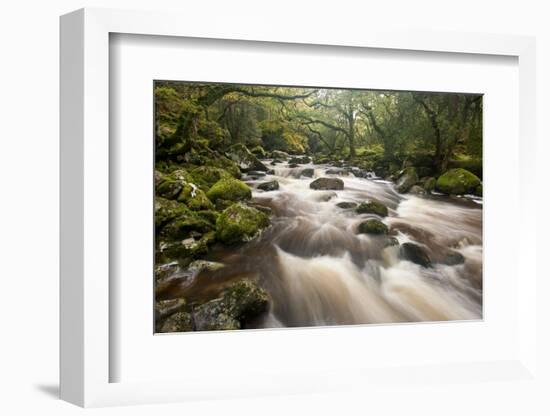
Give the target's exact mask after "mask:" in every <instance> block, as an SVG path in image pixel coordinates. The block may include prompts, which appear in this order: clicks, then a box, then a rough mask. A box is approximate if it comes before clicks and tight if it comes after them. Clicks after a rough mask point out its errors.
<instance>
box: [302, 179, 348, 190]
mask: <svg viewBox="0 0 550 416" xmlns="http://www.w3.org/2000/svg"><path fill="white" fill-rule="evenodd" d="M309 187H310V188H311V189H315V190H324V191H327V190H335V191H341V190H342V189H344V181H343V180H342V179H338V178H318V179H315V180H314V181H313V182H311V183H310V184H309Z"/></svg>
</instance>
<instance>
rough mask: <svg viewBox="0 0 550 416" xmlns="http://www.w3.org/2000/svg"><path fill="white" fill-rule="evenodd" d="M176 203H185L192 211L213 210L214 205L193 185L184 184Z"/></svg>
mask: <svg viewBox="0 0 550 416" xmlns="http://www.w3.org/2000/svg"><path fill="white" fill-rule="evenodd" d="M178 201H180V202H183V203H185V205H187V206H188V207H189V209H191V210H193V211H200V210H209V209H214V205H213V204H212V202H210V200H209V199H208V197H207V196H206V194H205V193H204V191H203V190H201V189H199V188H198V187H197V186H196V185H195V184H193V183H190V184H186V185H185V186H184V187H183V189H182V190H181V192H180V194H179V196H178Z"/></svg>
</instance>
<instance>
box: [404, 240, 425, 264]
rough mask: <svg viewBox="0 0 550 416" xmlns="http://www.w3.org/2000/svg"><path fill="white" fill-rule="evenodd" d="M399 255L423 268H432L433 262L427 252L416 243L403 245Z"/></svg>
mask: <svg viewBox="0 0 550 416" xmlns="http://www.w3.org/2000/svg"><path fill="white" fill-rule="evenodd" d="M399 255H400V257H401V258H402V259H404V260H408V261H411V262H413V263H415V264H419V265H420V266H422V267H432V262H431V260H430V257H429V256H428V253H427V252H426V250H425V249H424V248H423V247H421V246H419V245H418V244H414V243H403V244H401V247H400V250H399Z"/></svg>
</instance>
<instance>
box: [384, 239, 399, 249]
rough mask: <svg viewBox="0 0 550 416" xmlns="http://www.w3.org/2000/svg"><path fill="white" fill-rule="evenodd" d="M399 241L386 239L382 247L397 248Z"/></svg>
mask: <svg viewBox="0 0 550 416" xmlns="http://www.w3.org/2000/svg"><path fill="white" fill-rule="evenodd" d="M398 245H399V240H398V239H397V238H395V237H386V241H385V242H384V247H393V246H398Z"/></svg>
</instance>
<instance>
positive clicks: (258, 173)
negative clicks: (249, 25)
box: [246, 170, 266, 177]
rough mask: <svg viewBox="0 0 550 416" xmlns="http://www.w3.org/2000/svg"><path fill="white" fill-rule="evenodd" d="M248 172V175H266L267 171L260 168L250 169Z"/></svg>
mask: <svg viewBox="0 0 550 416" xmlns="http://www.w3.org/2000/svg"><path fill="white" fill-rule="evenodd" d="M246 174H247V175H248V176H259V177H264V176H265V175H266V173H265V172H261V171H259V170H250V171H248V172H247V173H246Z"/></svg>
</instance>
